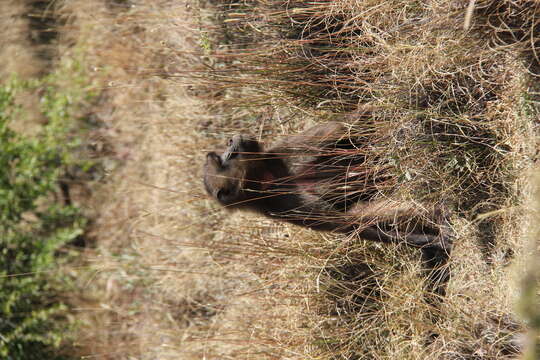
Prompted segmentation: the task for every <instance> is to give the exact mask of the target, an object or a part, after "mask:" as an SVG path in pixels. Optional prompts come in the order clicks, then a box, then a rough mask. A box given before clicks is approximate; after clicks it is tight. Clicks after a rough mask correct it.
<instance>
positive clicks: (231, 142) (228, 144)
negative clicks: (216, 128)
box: [227, 138, 233, 146]
mask: <svg viewBox="0 0 540 360" xmlns="http://www.w3.org/2000/svg"><path fill="white" fill-rule="evenodd" d="M232 144H233V139H232V138H230V139H229V140H227V146H231V145H232Z"/></svg>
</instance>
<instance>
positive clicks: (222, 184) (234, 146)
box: [204, 135, 261, 206]
mask: <svg viewBox="0 0 540 360" xmlns="http://www.w3.org/2000/svg"><path fill="white" fill-rule="evenodd" d="M260 151H261V147H260V144H259V143H258V142H257V141H255V140H250V139H248V138H245V137H243V136H242V135H235V136H233V137H232V138H231V139H230V140H229V142H228V146H227V149H225V151H223V152H222V153H216V152H213V151H212V152H209V153H208V154H207V155H206V164H205V165H204V186H205V188H206V191H208V193H209V194H210V195H211V196H213V197H214V198H215V199H217V200H218V201H219V202H220V203H221V204H222V205H225V206H227V205H228V206H233V205H235V204H238V205H239V206H241V205H242V204H241V202H242V201H243V200H245V199H246V194H245V191H244V190H245V185H246V180H247V179H246V175H247V174H248V172H249V170H250V167H252V166H253V161H252V160H253V159H254V158H255V157H256V156H257V155H258V153H260Z"/></svg>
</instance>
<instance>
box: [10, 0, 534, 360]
mask: <svg viewBox="0 0 540 360" xmlns="http://www.w3.org/2000/svg"><path fill="white" fill-rule="evenodd" d="M6 4H8V3H6ZM9 4H10V5H9V6H8V5H2V6H6V9H7V10H6V11H5V12H4V13H10V14H11V13H15V14H20V13H21V10H20V9H19V6H20V5H18V3H17V2H9ZM49 5H50V6H48V7H47V6H45V7H41V8H38V9H40V11H43V9H47V11H50V12H48V13H47V14H51V13H52V14H54V19H55V21H53V22H49V23H48V24H49V25H48V26H50V27H53V28H54V29H55V32H56V33H55V34H56V35H55V36H56V38H55V40H54V41H52V40H51V41H49V40H50V39H49V40H47V39H45V40H47V41H49V42H48V44H49V45H50V46H54V49H55V52H54V56H53V57H52V58H51V53H50V50H48V51H49V52H48V53H46V54H45V55H46V56H45V57H43V56H42V55H43V52H38V53H32V49H33V44H32V43H31V42H30V43H25V41H27V40H28V39H27V38H25V37H21V36H20V32H21V31H23V32H24V31H26V30H25V28H24V27H22V28H21V29H20V30H19V33H18V34H19V35H17V33H14V34H11V35H10V36H11V37H10V39H12V40H10V41H11V42H10V44H11V45H10V46H12V48H14V47H20V48H21V50H20V51H17V52H11V53H9V55H12V54H14V53H17V54H18V55H17V56H20V61H19V62H16V61H15V62H9V63H8V62H4V64H6V65H5V66H3V67H2V68H0V71H2V73H9V72H19V73H21V74H23V75H25V76H36V74H39V73H40V71H38V70H35V69H36V68H37V69H39V68H41V66H43V65H42V64H43V61H45V62H46V63H47V64H50V67H55V66H59V65H57V64H62V63H65V62H66V61H69V60H70V59H78V64H80V68H81V69H78V70H82V71H83V73H84V74H85V81H86V82H87V83H89V84H93V86H92V92H93V94H94V95H95V96H94V97H93V100H92V101H89V102H84V108H85V114H84V117H85V118H86V119H88V121H89V122H90V123H91V124H92V129H93V130H92V131H91V133H90V134H91V137H90V141H89V143H88V146H86V147H85V149H84V153H83V154H79V155H80V156H83V155H84V156H90V157H93V158H94V159H95V160H99V162H100V164H102V165H101V166H102V167H103V169H102V170H100V172H99V174H100V175H99V176H97V175H96V178H95V179H94V180H93V182H94V183H93V185H92V192H91V196H87V195H88V194H86V195H84V196H81V197H80V200H81V201H82V202H83V203H84V208H85V213H86V214H87V215H88V216H89V217H90V218H91V219H92V221H91V224H90V229H89V231H88V233H87V234H86V236H85V238H86V240H87V246H86V248H85V249H84V251H83V255H82V259H83V261H84V263H85V265H86V266H85V269H83V270H81V269H73V272H74V274H75V278H76V285H75V286H76V288H77V289H78V290H77V291H74V292H73V293H72V294H70V295H69V296H68V298H69V304H70V306H71V309H72V313H73V314H74V315H75V318H76V319H77V322H78V324H79V330H78V335H77V340H76V342H75V344H74V345H75V346H73V348H74V350H72V353H73V354H74V356H78V355H81V356H89V357H92V358H98V359H129V358H137V359H201V358H206V359H397V358H399V359H510V358H519V357H520V356H521V351H522V345H523V343H524V342H523V341H522V339H523V336H522V335H521V334H522V333H524V332H525V331H526V330H527V327H526V325H525V323H524V321H523V320H521V317H520V316H518V315H517V310H516V303H517V299H518V297H519V295H520V288H521V285H520V281H519V279H521V278H522V277H523V275H524V269H526V268H527V267H528V264H530V263H532V262H533V260H530V259H531V258H530V257H529V256H528V253H529V252H530V247H528V245H527V243H528V240H527V236H526V234H527V233H528V232H530V231H532V230H531V229H534V228H535V227H536V226H535V225H536V224H535V221H534V220H533V219H532V218H531V217H530V214H531V204H530V203H529V199H530V198H531V195H530V194H531V190H530V188H531V184H530V183H531V181H530V179H531V178H532V173H533V172H534V162H535V160H536V156H537V154H536V153H537V148H538V140H537V139H538V137H537V136H538V134H537V132H538V110H539V109H538V106H539V105H538V101H539V98H538V91H539V88H538V76H539V75H540V62H539V61H538V56H537V52H538V51H537V50H538V47H539V42H538V38H539V34H540V28H539V26H538V24H537V21H536V19H537V18H538V16H539V15H540V8H539V7H538V4H537V3H536V2H535V1H532V0H531V1H522V2H515V1H506V0H504V1H487V0H485V1H484V0H478V1H476V2H467V1H454V2H447V1H436V0H429V1H424V2H418V1H411V0H394V1H385V2H380V1H348V0H340V1H311V2H304V1H270V0H260V1H233V0H223V1H210V0H209V1H203V0H200V1H172V0H171V1H168V0H163V1H157V2H156V1H148V0H125V1H124V0H84V1H83V0H63V1H55V2H50V4H49ZM8 10H9V11H8ZM14 19H18V18H17V17H14ZM17 24H19V22H17ZM21 24H22V23H21ZM21 26H22V25H21ZM42 30H43V29H42ZM24 39H26V40H24ZM23 40H24V41H23ZM45 40H44V39H42V40H41V41H45ZM34 45H35V44H34ZM4 48H5V47H4ZM23 50H24V51H23ZM1 56H2V57H7V56H8V55H7V54H6V53H5V51H4V52H2V53H1ZM36 56H37V57H36ZM40 56H41V57H40ZM51 59H53V60H51ZM10 61H11V60H10ZM25 64H26V65H25ZM29 64H30V65H31V66H32V67H29V66H30V65H29ZM40 64H41V65H40ZM23 65H24V66H23ZM78 70H77V71H78ZM43 71H47V70H46V69H45V70H43ZM73 72H74V73H76V71H75V70H74V71H73ZM63 79H64V78H63ZM72 79H73V80H76V79H77V76H73V77H72ZM60 83H64V84H69V83H70V77H69V75H68V76H67V78H65V80H62V82H60ZM66 86H67V85H66ZM27 98H28V99H30V100H28V104H29V107H30V108H31V107H32V104H33V103H32V100H31V99H32V97H31V96H28V97H27ZM365 109H369V110H370V114H371V115H370V116H369V117H368V118H366V117H360V116H358V114H359V113H360V112H361V111H363V110H365ZM329 120H334V121H342V122H346V123H355V125H356V126H357V127H358V128H360V129H362V128H363V127H370V128H375V129H376V137H377V139H378V142H377V144H376V146H373V147H372V148H371V149H370V155H372V158H373V159H376V161H374V163H373V166H374V167H381V168H384V169H385V171H387V172H388V174H389V175H390V178H391V179H392V181H391V182H389V183H386V184H385V185H384V186H380V188H378V189H377V190H378V192H379V195H378V196H379V197H381V198H382V197H385V198H389V199H392V200H396V201H403V200H407V201H411V200H412V201H415V202H418V203H423V204H440V203H444V204H445V205H446V206H447V207H449V208H450V209H451V210H452V225H453V227H454V230H455V231H456V233H457V239H456V242H455V250H454V251H453V253H452V257H451V263H450V266H451V270H452V274H453V276H452V279H451V280H450V283H449V286H448V294H447V297H446V298H445V299H444V303H443V305H441V306H440V307H439V308H438V309H437V308H433V306H430V305H429V304H428V303H427V302H426V301H424V289H423V287H424V283H423V281H422V276H421V263H420V259H419V254H418V252H417V251H414V250H412V249H409V248H405V247H404V246H397V245H396V246H382V245H379V244H373V243H368V242H365V241H362V240H359V239H356V238H347V237H345V236H341V235H335V234H328V233H316V232H313V231H309V230H305V229H300V228H298V227H294V226H292V225H291V226H289V225H284V224H278V223H276V222H273V221H270V220H266V219H261V218H258V217H256V216H253V215H250V214H242V213H229V212H226V211H224V210H223V209H222V208H220V207H219V206H217V205H216V204H215V203H214V202H213V201H211V199H209V198H208V196H207V195H206V194H205V193H204V190H203V186H202V182H201V174H202V164H203V163H204V158H205V154H206V152H207V151H210V150H215V149H218V148H220V147H223V146H224V145H225V142H226V139H227V138H228V137H229V136H230V135H232V134H236V133H247V134H250V135H254V136H256V137H258V138H260V139H262V140H264V141H267V142H272V141H273V140H275V139H277V138H280V137H283V136H286V135H287V134H291V133H296V132H299V131H301V130H302V129H304V128H307V127H309V126H311V125H313V124H316V123H322V122H325V121H329ZM40 121H41V120H40V117H39V116H36V117H35V118H34V123H36V122H37V123H39V122H40ZM81 191H82V190H81ZM535 246H536V247H537V245H533V248H534V247H535ZM532 271H533V270H531V273H532ZM527 279H534V276H533V275H530V276H529V277H528V278H527ZM526 284H529V285H527V289H529V288H530V289H532V290H528V291H524V292H523V293H524V294H525V296H528V299H525V300H523V302H522V305H521V306H522V308H523V309H525V310H524V313H525V314H527V315H526V316H529V318H530V319H534V315H531V314H532V313H534V310H533V311H531V310H530V309H531V305H530V304H531V302H532V303H533V304H534V301H535V298H536V297H537V296H538V287H536V289H534V285H535V284H536V283H535V280H532V285H530V284H531V282H530V281H529V283H526ZM532 308H534V306H532ZM530 324H533V325H534V320H531V322H530ZM533 334H534V333H533ZM534 336H536V337H537V336H538V334H537V333H536V335H533V337H534ZM531 356H533V357H534V355H531Z"/></svg>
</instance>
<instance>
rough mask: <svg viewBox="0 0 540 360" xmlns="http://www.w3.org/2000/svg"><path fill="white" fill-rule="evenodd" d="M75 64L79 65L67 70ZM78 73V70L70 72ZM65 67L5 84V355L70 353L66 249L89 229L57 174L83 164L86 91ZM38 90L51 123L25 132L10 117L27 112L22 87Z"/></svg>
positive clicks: (0, 91)
mask: <svg viewBox="0 0 540 360" xmlns="http://www.w3.org/2000/svg"><path fill="white" fill-rule="evenodd" d="M67 70H68V71H72V70H73V69H69V68H68V69H67ZM72 73H73V72H72ZM61 77H62V76H61V74H60V73H53V74H52V75H49V76H46V77H44V78H42V79H37V80H36V79H34V80H30V81H21V80H17V79H12V80H10V81H9V82H7V83H5V84H3V85H1V86H0V168H1V169H2V171H1V172H0V234H2V236H1V237H0V253H1V256H0V357H1V358H3V359H65V358H66V357H65V356H63V355H59V352H58V351H57V350H58V349H59V348H60V347H61V345H62V344H64V343H65V340H66V335H67V334H68V332H69V331H70V329H71V327H72V324H70V322H69V321H68V320H67V312H68V306H67V305H66V304H65V303H64V302H62V301H61V299H60V294H61V293H62V292H64V291H65V290H66V289H67V288H68V287H69V277H68V276H67V275H66V274H64V273H63V271H62V266H63V265H64V264H66V262H68V261H69V256H66V255H65V254H66V253H68V254H73V253H74V252H73V251H64V249H65V246H66V244H69V243H70V242H73V241H74V240H76V239H77V237H79V236H81V235H82V234H83V232H84V227H85V224H86V220H85V218H84V217H83V216H82V214H81V211H80V209H78V208H77V207H75V206H72V205H70V204H68V203H69V202H67V201H65V199H63V198H62V196H61V192H60V191H59V181H60V179H61V178H62V176H63V175H64V174H65V172H66V169H67V167H68V166H71V165H74V164H77V165H78V166H80V167H83V168H84V167H85V165H87V164H85V162H81V161H79V160H77V159H76V158H74V157H73V156H72V155H71V152H72V150H73V149H74V148H76V147H77V146H78V141H77V140H76V139H75V140H74V138H73V135H72V131H71V129H70V128H71V127H72V125H73V123H74V121H73V114H74V112H75V110H76V109H77V107H78V106H79V105H80V103H81V101H82V100H83V99H84V98H87V97H88V96H91V94H90V95H88V93H85V92H84V91H83V90H80V89H82V87H79V86H78V85H79V84H77V83H76V82H74V84H75V86H76V87H78V88H79V90H80V91H76V90H74V89H69V91H67V90H66V89H61V88H60V87H59V86H58V85H57V83H56V82H58V81H59V80H60V79H61ZM38 89H39V91H40V93H41V96H40V105H41V108H40V110H39V111H40V112H41V114H42V115H43V116H44V117H45V118H46V125H44V126H43V127H42V128H41V131H40V132H39V134H37V135H36V136H32V137H30V136H24V135H22V134H20V133H17V132H15V131H14V130H12V128H10V124H12V123H13V122H14V121H16V120H19V119H20V118H21V117H22V116H24V112H25V111H24V109H23V108H22V107H21V106H19V105H17V101H16V99H17V96H18V95H19V94H21V93H23V92H33V91H38Z"/></svg>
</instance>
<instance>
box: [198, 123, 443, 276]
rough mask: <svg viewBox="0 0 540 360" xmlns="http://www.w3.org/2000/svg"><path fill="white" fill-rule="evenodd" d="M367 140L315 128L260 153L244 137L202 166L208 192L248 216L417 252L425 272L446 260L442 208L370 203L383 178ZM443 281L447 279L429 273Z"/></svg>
mask: <svg viewBox="0 0 540 360" xmlns="http://www.w3.org/2000/svg"><path fill="white" fill-rule="evenodd" d="M365 140H366V139H365V138H363V137H362V136H358V135H351V133H350V131H349V129H348V128H347V127H346V126H345V125H342V124H340V123H335V122H330V123H326V124H323V125H318V126H315V127H313V128H310V129H309V130H307V131H305V132H303V133H301V134H299V135H293V136H288V137H286V138H285V139H283V140H282V141H280V142H278V143H277V144H275V145H274V146H272V147H270V148H269V149H267V150H265V149H264V146H263V145H262V144H261V143H260V142H258V141H256V140H253V139H251V138H249V137H246V136H243V135H235V136H233V137H232V138H231V139H230V140H229V143H228V146H227V148H226V150H225V151H223V152H222V153H216V152H210V153H208V155H207V160H206V164H205V167H204V184H205V187H206V190H207V192H208V193H209V194H210V195H211V196H213V197H214V198H215V199H217V201H219V203H221V204H222V205H223V206H225V207H226V208H229V209H242V210H250V211H254V212H257V213H260V214H263V215H265V216H267V217H270V218H273V219H277V220H282V221H286V222H289V223H293V224H296V225H300V226H304V227H308V228H311V229H314V230H321V231H332V232H338V233H345V234H357V235H358V236H360V237H361V238H364V239H367V240H372V241H379V242H384V243H391V242H405V243H406V244H408V245H411V246H415V247H419V248H422V249H423V255H424V260H425V261H426V263H427V265H428V267H430V268H434V267H436V266H438V265H441V264H443V263H444V262H446V259H447V258H448V255H449V253H450V250H451V244H452V234H451V231H450V230H449V227H448V226H447V221H446V218H445V214H444V212H443V211H441V210H431V211H429V210H426V209H423V208H421V207H419V206H415V205H413V204H397V205H396V204H392V203H391V202H390V201H388V200H384V201H381V200H376V199H375V195H376V194H377V191H376V185H377V182H378V181H383V180H384V178H385V175H384V174H381V173H380V172H378V171H375V170H373V169H370V167H369V166H367V165H366V164H367V162H366V155H365V151H363V149H365V146H366V144H364V143H363V142H364V141H365ZM431 276H436V277H439V278H442V279H438V280H441V281H443V282H444V281H446V280H447V274H446V273H444V274H443V273H439V274H434V275H431Z"/></svg>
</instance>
